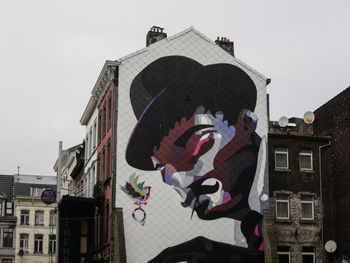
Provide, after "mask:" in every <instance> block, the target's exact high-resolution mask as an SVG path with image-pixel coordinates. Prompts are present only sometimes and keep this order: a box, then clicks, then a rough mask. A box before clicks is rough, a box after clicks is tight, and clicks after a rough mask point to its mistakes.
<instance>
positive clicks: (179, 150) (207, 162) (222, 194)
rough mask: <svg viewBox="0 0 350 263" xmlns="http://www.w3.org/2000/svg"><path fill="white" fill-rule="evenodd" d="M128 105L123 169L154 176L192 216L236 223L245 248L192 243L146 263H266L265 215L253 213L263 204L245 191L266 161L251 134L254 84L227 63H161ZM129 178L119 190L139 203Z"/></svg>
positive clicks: (139, 81)
mask: <svg viewBox="0 0 350 263" xmlns="http://www.w3.org/2000/svg"><path fill="white" fill-rule="evenodd" d="M130 101H131V104H132V108H133V111H134V114H135V116H136V118H137V120H138V121H137V123H136V125H135V127H134V129H133V131H132V133H131V135H130V139H129V142H128V145H127V148H126V161H127V163H128V164H129V165H130V166H132V167H134V168H137V169H139V170H142V171H154V170H159V176H161V178H162V180H163V182H164V183H165V184H168V185H170V186H171V187H172V188H173V189H174V190H175V191H176V193H177V194H178V195H179V196H180V197H181V200H182V202H181V205H182V207H184V209H191V210H192V216H193V214H194V213H196V214H197V216H198V218H200V219H201V220H206V221H209V220H218V219H220V218H229V219H232V220H234V221H238V222H240V229H239V230H240V231H241V234H243V236H244V238H245V241H246V244H247V247H240V246H235V245H232V244H227V243H223V242H218V241H214V240H211V239H208V238H206V237H203V236H198V237H196V238H194V239H192V240H183V242H182V243H179V244H177V245H175V246H172V247H168V248H166V249H165V250H163V251H162V252H161V253H159V254H158V255H154V258H153V259H152V260H151V261H150V262H183V261H187V262H264V254H263V247H264V241H263V236H262V232H263V229H262V227H263V226H262V220H263V216H262V214H261V211H260V210H259V209H255V210H254V209H252V207H251V203H252V202H256V203H259V202H260V200H262V197H261V194H262V191H260V192H256V193H255V192H254V193H253V194H252V191H251V190H252V187H253V185H256V184H257V182H256V181H257V179H256V177H257V176H260V177H261V175H262V176H264V173H265V170H264V165H263V166H262V167H263V168H261V165H259V162H261V159H262V158H266V156H265V155H266V154H265V152H264V151H262V150H261V146H262V145H263V144H265V142H263V141H262V138H261V137H260V136H259V135H258V134H257V133H256V132H255V131H256V127H257V125H258V117H257V115H256V114H255V113H254V110H255V106H256V101H257V90H256V86H255V84H254V82H253V80H252V79H251V78H250V77H249V76H248V75H247V74H246V73H245V72H244V71H243V70H242V69H240V68H239V67H236V66H234V65H231V64H211V65H207V66H203V65H201V64H200V63H198V62H196V61H195V60H192V59H190V58H187V57H183V56H167V57H162V58H160V59H158V60H156V61H154V62H152V63H151V64H149V65H148V66H147V67H145V68H144V69H143V70H142V71H141V72H140V73H139V74H138V75H137V76H136V77H135V78H134V80H133V82H132V84H131V88H130ZM261 152H263V156H261ZM264 156H265V157H264ZM259 169H261V171H259ZM135 178H136V177H135ZM135 178H134V177H131V178H130V180H129V183H127V184H126V185H125V187H124V188H122V189H123V191H124V192H126V193H128V194H129V195H131V196H132V197H134V198H139V201H138V202H143V201H145V200H147V199H142V198H146V197H147V195H146V196H145V195H142V194H141V192H139V191H137V190H135V189H138V188H137V187H138V186H139V184H137V183H136V182H137V179H136V181H135ZM133 182H134V183H133ZM131 185H133V186H134V188H132V186H131ZM139 188H140V189H141V188H142V187H139ZM144 188H146V187H144ZM149 189H150V188H149ZM138 194H140V196H139V195H138ZM148 196H149V192H148ZM153 197H154V196H153ZM135 204H136V203H135ZM137 205H140V206H139V208H137V209H138V210H141V211H143V210H142V208H141V203H137ZM256 207H259V205H256ZM135 211H136V210H135ZM144 218H146V213H145V212H144ZM141 221H142V220H141ZM141 224H142V223H141Z"/></svg>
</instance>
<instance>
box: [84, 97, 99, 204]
mask: <svg viewBox="0 0 350 263" xmlns="http://www.w3.org/2000/svg"><path fill="white" fill-rule="evenodd" d="M80 123H81V124H82V125H84V126H86V133H85V162H84V178H83V184H82V188H83V189H82V191H83V193H84V194H83V196H84V197H90V198H92V197H93V192H94V185H95V183H96V176H97V163H96V160H97V144H98V141H97V133H98V108H97V103H96V100H95V98H94V97H91V98H90V100H89V103H88V105H87V106H86V109H85V111H84V114H83V116H82V117H81V120H80Z"/></svg>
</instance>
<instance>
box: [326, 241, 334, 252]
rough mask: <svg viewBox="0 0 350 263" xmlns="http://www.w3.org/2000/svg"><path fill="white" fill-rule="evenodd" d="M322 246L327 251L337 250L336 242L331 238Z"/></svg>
mask: <svg viewBox="0 0 350 263" xmlns="http://www.w3.org/2000/svg"><path fill="white" fill-rule="evenodd" d="M324 248H325V250H326V251H327V252H328V253H333V252H334V251H336V250H337V243H335V241H333V240H328V241H327V242H326V244H325V245H324Z"/></svg>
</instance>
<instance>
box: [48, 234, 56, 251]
mask: <svg viewBox="0 0 350 263" xmlns="http://www.w3.org/2000/svg"><path fill="white" fill-rule="evenodd" d="M55 252H56V235H50V236H49V253H55Z"/></svg>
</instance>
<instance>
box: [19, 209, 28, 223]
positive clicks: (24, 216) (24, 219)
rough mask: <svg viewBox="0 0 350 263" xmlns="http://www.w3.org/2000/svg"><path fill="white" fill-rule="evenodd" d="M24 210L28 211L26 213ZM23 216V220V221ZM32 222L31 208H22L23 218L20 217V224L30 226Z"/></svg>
mask: <svg viewBox="0 0 350 263" xmlns="http://www.w3.org/2000/svg"><path fill="white" fill-rule="evenodd" d="M24 212H27V213H25V214H24ZM22 217H23V221H22ZM29 224H30V211H29V210H21V219H20V225H22V226H29Z"/></svg>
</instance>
